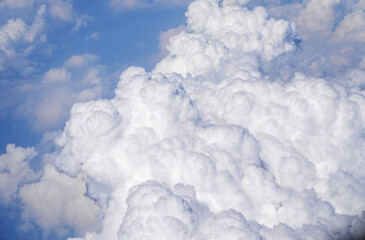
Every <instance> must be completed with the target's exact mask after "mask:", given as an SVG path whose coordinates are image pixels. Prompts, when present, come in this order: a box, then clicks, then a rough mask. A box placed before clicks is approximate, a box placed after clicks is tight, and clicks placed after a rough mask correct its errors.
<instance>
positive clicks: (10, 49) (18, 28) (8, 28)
mask: <svg viewBox="0 0 365 240" xmlns="http://www.w3.org/2000/svg"><path fill="white" fill-rule="evenodd" d="M45 10H46V8H45V6H44V5H42V6H41V7H40V8H39V10H38V11H37V14H36V17H35V19H34V21H33V24H31V25H27V24H26V23H25V22H24V21H23V20H22V19H21V18H16V19H9V20H8V21H7V23H6V24H5V25H3V26H2V27H1V28H0V45H1V47H0V71H4V70H6V67H8V66H7V65H9V62H10V64H11V62H12V60H14V59H17V58H24V57H26V56H27V55H29V53H30V52H31V51H32V50H33V49H34V43H35V42H36V41H43V37H42V36H43V35H41V34H42V33H43V30H44V21H45V20H44V14H45ZM18 44H20V45H21V46H22V47H15V45H18Z"/></svg>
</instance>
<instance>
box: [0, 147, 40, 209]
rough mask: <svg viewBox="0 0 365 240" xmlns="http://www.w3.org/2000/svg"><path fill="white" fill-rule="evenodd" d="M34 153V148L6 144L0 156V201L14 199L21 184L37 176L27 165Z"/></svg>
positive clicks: (33, 179) (6, 201)
mask: <svg viewBox="0 0 365 240" xmlns="http://www.w3.org/2000/svg"><path fill="white" fill-rule="evenodd" d="M36 155H37V153H36V152H35V151H34V148H22V147H15V145H14V144H8V145H7V146H6V153H5V154H2V155H1V156H0V200H1V201H0V203H5V204H9V203H10V202H11V201H12V200H14V199H16V197H17V192H18V189H19V187H20V186H21V185H23V184H25V183H29V182H31V181H35V180H36V179H38V178H39V174H37V173H35V172H34V171H33V170H32V169H31V168H30V166H29V160H31V159H32V158H34V157H35V156H36Z"/></svg>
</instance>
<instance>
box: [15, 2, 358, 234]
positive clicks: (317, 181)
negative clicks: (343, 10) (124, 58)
mask: <svg viewBox="0 0 365 240" xmlns="http://www.w3.org/2000/svg"><path fill="white" fill-rule="evenodd" d="M306 3H307V4H306V5H305V6H304V5H303V10H302V11H301V12H300V13H298V14H297V16H299V17H298V18H297V19H298V22H299V28H298V29H299V33H298V34H303V36H305V37H307V40H308V41H307V42H308V45H305V44H303V45H304V46H303V48H304V47H310V46H315V48H314V50H313V51H315V50H317V49H318V53H312V52H305V51H303V53H298V52H299V50H298V49H296V43H295V41H294V40H295V37H296V27H295V24H294V23H292V22H289V21H286V20H277V19H273V18H270V17H269V16H268V13H267V11H266V10H265V9H264V8H263V7H256V8H252V10H248V9H246V8H243V7H242V6H241V4H243V1H229V2H228V1H227V2H225V4H221V2H219V1H216V0H197V1H195V2H194V3H192V4H191V5H190V6H189V10H188V13H187V14H186V17H187V27H186V28H182V29H179V30H177V31H175V30H173V31H172V32H168V33H166V35H165V36H164V37H166V38H164V37H162V40H163V39H167V38H169V39H170V40H169V43H168V44H167V45H166V46H167V47H166V49H167V50H168V55H167V57H166V58H164V59H163V60H162V61H161V62H160V63H159V64H158V65H157V66H156V67H155V69H153V70H152V71H151V72H146V71H145V70H144V69H143V68H139V67H130V68H128V69H127V70H125V71H124V72H123V73H122V75H121V76H120V81H119V83H118V86H117V88H116V89H115V96H114V97H113V98H111V99H99V100H93V101H88V102H82V103H77V104H74V105H73V107H72V109H71V113H70V118H69V120H68V121H67V123H66V126H65V128H64V130H63V132H62V133H61V134H60V135H59V136H58V137H57V138H56V139H55V144H56V146H55V149H56V150H55V151H54V152H52V153H49V154H47V155H45V156H44V161H46V162H47V163H48V164H53V165H55V166H56V167H57V169H59V170H60V171H62V172H64V173H65V174H68V176H67V175H65V174H60V173H58V172H57V171H55V170H54V169H53V167H51V166H49V165H47V166H46V168H45V175H44V177H43V178H42V179H41V181H40V182H38V183H34V184H29V185H26V186H25V187H23V188H22V190H21V197H22V200H23V201H24V202H25V203H26V211H25V216H27V217H28V218H33V219H34V221H35V222H36V223H37V224H38V225H39V226H41V227H42V228H43V229H45V230H46V231H48V232H49V231H55V230H54V229H63V228H64V227H72V228H75V230H76V231H77V232H79V233H84V232H85V231H90V232H89V233H86V234H85V236H82V237H81V238H79V239H85V240H86V239H110V240H116V239H140V238H143V237H145V238H148V239H171V238H176V239H194V240H196V239H228V238H230V237H232V238H233V237H236V238H248V239H260V238H265V239H282V238H288V239H329V238H344V237H349V236H350V237H356V236H358V235H361V234H362V233H363V232H362V231H363V230H362V226H364V224H365V219H364V214H363V211H364V210H365V190H364V189H365V181H364V179H365V173H364V171H363V169H364V168H365V153H364V151H363V149H365V138H364V136H363V135H364V134H363V133H364V126H365V97H364V91H363V80H362V79H363V75H364V73H363V71H362V70H361V69H349V68H348V67H349V66H351V64H352V63H353V62H356V64H358V63H359V61H360V59H361V57H363V56H364V54H363V53H361V52H359V53H358V52H357V50H358V49H359V48H357V47H356V44H354V45H353V46H345V45H346V44H345V43H334V42H333V41H332V40H333V39H332V37H333V31H335V26H336V17H335V16H336V12H335V10H336V9H335V6H336V5H337V4H339V3H338V2H337V1H323V2H319V1H315V0H313V1H310V2H306ZM124 4H129V5H130V6H131V7H137V6H138V2H135V1H130V2H124ZM290 9H292V10H293V9H297V10H300V9H301V8H300V7H296V8H290ZM277 13H278V14H280V11H279V10H278V11H277ZM289 15H290V16H291V17H293V18H295V14H293V15H291V14H289ZM350 16H351V15H350ZM311 17H313V18H311ZM345 19H346V17H345ZM322 20H323V22H322V23H320V24H318V26H312V25H313V24H314V22H315V21H322ZM343 21H346V20H343ZM338 26H339V27H338V28H339V29H341V28H340V26H341V24H340V25H338ZM360 30H361V29H360ZM172 33H173V34H172ZM311 34H313V36H312V35H311ZM317 34H318V35H317ZM170 35H172V36H171V37H170ZM316 36H318V37H319V38H321V39H324V42H323V45H322V43H321V45H318V44H317V45H316V44H314V45H310V44H313V42H312V41H314V40H315V38H316ZM325 37H328V38H327V39H326V38H325ZM356 41H358V40H356ZM162 42H163V41H162ZM327 43H328V44H329V46H325V45H326V44H327ZM331 44H332V45H331ZM335 44H338V45H336V46H339V47H340V48H338V49H339V51H338V53H336V52H333V51H330V47H331V46H334V45H335ZM163 45H164V46H165V44H163ZM322 46H323V49H321V47H322ZM336 49H337V48H336ZM352 53H356V54H361V55H359V56H360V57H359V56H357V58H358V59H357V61H354V60H353V59H351V55H352ZM296 54H297V55H296ZM336 54H338V55H341V57H342V58H339V57H337V55H336ZM317 56H321V57H320V58H318V59H316V58H317ZM294 57H297V58H298V59H296V60H295V61H293V62H291V60H292V59H293V58H294ZM93 58H94V57H90V56H89V55H81V56H73V57H71V58H70V59H69V60H68V61H67V62H66V63H65V65H64V66H63V67H62V68H59V69H65V71H66V70H67V71H70V72H72V76H74V74H76V70H77V69H78V67H77V66H80V67H81V66H83V67H81V68H82V69H86V70H85V71H86V72H85V73H84V72H82V73H81V74H80V75H81V76H82V77H80V78H79V79H81V82H82V80H84V83H85V84H86V83H89V84H90V83H91V84H95V86H93V88H92V90H90V91H89V89H91V88H87V89H83V90H82V91H70V92H71V93H72V94H74V95H73V96H77V97H78V98H79V99H82V100H85V99H87V98H89V97H91V98H94V97H96V96H98V95H97V94H93V93H95V92H97V91H101V90H100V88H97V87H100V84H99V82H100V81H99V80H101V79H103V78H102V77H101V76H100V72H99V69H98V68H97V67H95V66H94V67H92V66H93V64H92V61H93V60H92V59H93ZM286 58H287V59H286ZM90 59H91V62H89V61H90ZM313 59H315V60H313ZM280 61H283V63H280ZM298 62H304V63H303V65H299V67H303V66H304V67H305V69H308V68H312V70H313V72H315V71H317V70H318V72H320V71H321V70H323V66H325V65H324V64H326V63H328V64H329V65H328V66H335V65H336V66H339V67H343V68H346V70H347V71H346V74H344V75H339V76H336V75H335V76H332V77H331V78H315V77H311V76H308V75H306V74H303V73H301V72H296V71H295V69H296V66H293V64H294V65H295V64H296V63H298ZM270 64H272V65H270ZM280 64H282V65H287V68H286V69H284V70H287V71H288V72H289V74H288V75H287V77H286V78H285V79H283V78H280V76H279V77H278V75H275V74H273V73H275V71H277V70H278V69H277V68H280V66H282V65H280ZM360 65H361V62H360ZM71 66H75V68H72V67H71ZM89 67H90V68H89ZM91 67H92V68H91ZM360 67H361V66H360ZM279 70H281V69H279ZM270 74H273V75H270ZM69 82H72V81H69ZM43 85H47V84H43ZM48 85H52V84H48ZM98 89H99V90H98ZM57 90H59V89H57ZM93 91H95V92H93ZM72 94H65V96H70V95H72ZM60 99H64V97H61V98H60ZM71 99H72V98H71ZM73 99H75V98H73ZM59 102H60V101H59ZM70 102H73V100H72V101H70ZM50 106H53V105H50ZM44 112H47V111H44ZM42 118H44V119H47V117H46V116H42ZM81 175H82V176H85V178H84V179H83V181H81V177H80V176H81ZM69 176H73V177H76V176H78V177H77V178H70V177H69ZM85 182H86V183H87V187H88V188H87V196H88V197H90V198H91V199H95V201H96V202H97V203H98V204H99V205H100V209H101V211H102V220H101V225H102V229H101V230H100V228H99V225H98V224H97V222H95V221H94V220H93V219H95V216H96V215H97V214H96V213H97V212H98V210H95V209H96V208H94V207H95V206H94V205H93V202H92V201H91V200H90V199H89V198H87V197H86V196H84V195H83V194H85V192H86V187H85ZM54 186H59V189H61V191H59V189H57V188H55V187H54ZM170 186H173V189H171V187H170ZM63 192H67V193H68V194H61V193H63ZM35 193H36V194H35ZM56 199H58V200H59V203H60V204H59V205H54V204H53V203H54V202H55V200H56ZM73 199H77V201H76V202H75V201H73ZM78 202H82V203H83V204H82V205H83V206H84V207H81V208H79V207H78V205H77V206H75V205H74V204H75V203H78ZM51 203H52V204H53V205H50V204H51ZM349 203H351V204H349ZM48 205H50V206H49V207H48ZM40 206H47V207H46V208H42V207H40ZM59 206H61V207H59ZM46 209H52V211H47V210H46ZM70 209H73V210H74V211H75V210H76V213H78V214H77V216H80V217H81V218H77V217H75V215H73V214H70V212H69V210H70ZM88 209H94V210H91V211H88ZM87 213H90V215H88V214H87ZM89 216H91V217H89ZM83 217H86V218H87V220H80V219H83ZM86 222H90V224H89V225H85V223H86ZM89 227H90V228H89Z"/></svg>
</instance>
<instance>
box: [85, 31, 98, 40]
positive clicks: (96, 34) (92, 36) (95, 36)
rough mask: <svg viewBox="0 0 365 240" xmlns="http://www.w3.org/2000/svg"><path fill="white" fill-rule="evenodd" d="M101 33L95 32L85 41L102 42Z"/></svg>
mask: <svg viewBox="0 0 365 240" xmlns="http://www.w3.org/2000/svg"><path fill="white" fill-rule="evenodd" d="M100 37H101V36H100V33H98V32H93V33H90V34H89V35H88V36H87V37H86V38H85V40H100Z"/></svg>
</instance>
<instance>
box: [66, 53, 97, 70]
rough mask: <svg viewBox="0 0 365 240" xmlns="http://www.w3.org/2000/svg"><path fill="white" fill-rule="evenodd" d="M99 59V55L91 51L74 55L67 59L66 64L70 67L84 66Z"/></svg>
mask: <svg viewBox="0 0 365 240" xmlns="http://www.w3.org/2000/svg"><path fill="white" fill-rule="evenodd" d="M98 59H99V56H97V55H94V54H89V53H86V54H83V55H74V56H72V57H71V58H69V59H68V60H67V61H66V63H65V66H66V67H68V68H79V67H84V66H86V65H89V64H92V63H95V62H96V61H97V60H98Z"/></svg>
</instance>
